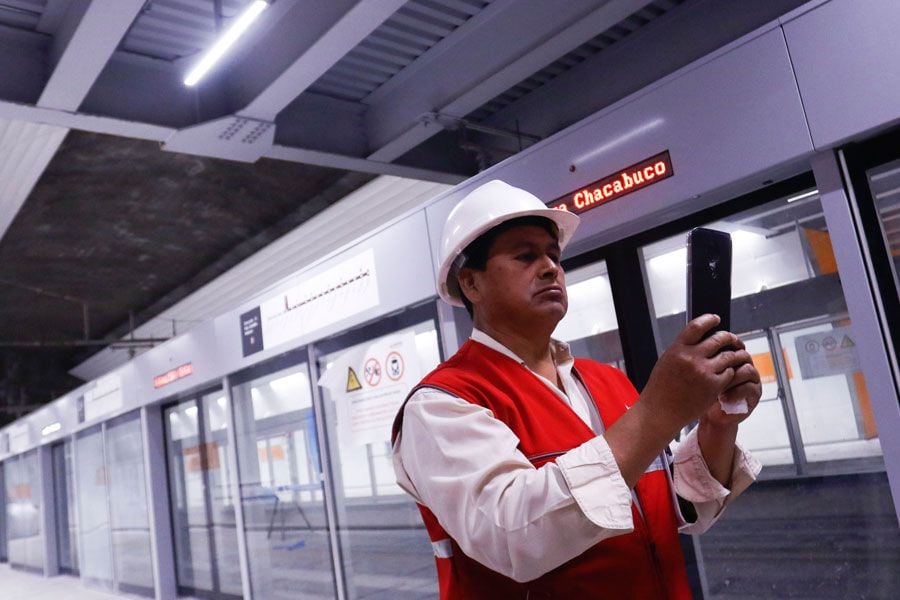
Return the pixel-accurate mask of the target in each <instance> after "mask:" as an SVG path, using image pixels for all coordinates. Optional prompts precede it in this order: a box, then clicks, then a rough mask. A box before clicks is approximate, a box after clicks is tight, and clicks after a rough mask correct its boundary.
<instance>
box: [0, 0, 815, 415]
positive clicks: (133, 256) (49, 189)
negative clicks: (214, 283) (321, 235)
mask: <svg viewBox="0 0 900 600" xmlns="http://www.w3.org/2000/svg"><path fill="white" fill-rule="evenodd" d="M248 3H249V0H0V73H3V77H0V235H2V238H0V279H2V280H3V281H4V282H5V283H0V299H2V300H3V302H0V312H2V315H0V316H2V317H4V318H3V319H2V323H0V341H5V342H28V341H30V342H36V343H37V342H48V341H54V342H67V341H69V342H73V343H74V341H75V340H78V339H82V338H84V333H85V331H84V321H85V319H84V314H83V312H84V310H83V306H84V305H87V307H88V310H87V313H88V322H89V328H88V335H89V337H90V338H92V339H99V338H107V337H109V338H112V337H114V336H117V335H121V334H123V333H125V332H126V331H127V329H128V326H129V323H130V320H129V314H133V315H135V322H136V324H137V325H139V324H140V323H141V322H144V321H146V320H147V319H150V318H152V317H153V316H154V314H156V313H158V312H160V311H162V310H165V309H166V308H167V307H169V306H171V305H172V304H173V303H175V302H177V301H178V300H179V299H180V298H182V297H184V296H185V295H187V294H189V293H190V292H191V291H192V290H194V289H196V288H197V286H200V285H203V284H204V283H206V282H208V281H209V280H211V279H212V278H214V277H216V276H217V275H219V274H221V273H223V272H224V271H226V270H227V269H228V268H229V267H230V266H231V265H233V264H235V263H236V262H237V261H239V260H240V258H242V257H245V256H246V255H247V253H248V252H252V251H253V249H255V248H259V247H262V246H264V245H265V244H266V243H268V242H270V241H272V240H273V239H275V238H276V237H278V235H279V234H280V233H284V232H285V231H286V230H287V228H288V226H291V227H296V226H298V225H300V224H301V223H302V222H303V221H304V220H305V219H306V218H308V217H309V216H311V215H314V214H316V212H317V211H320V210H321V209H322V208H323V207H324V206H327V205H328V204H329V203H331V202H333V201H334V200H336V199H337V198H339V197H341V194H344V195H346V194H347V193H350V192H351V191H352V190H354V189H356V188H357V187H359V186H360V185H362V184H363V183H365V182H366V181H368V180H369V179H370V178H371V177H372V176H374V175H379V174H381V175H394V176H399V177H406V178H413V179H421V180H425V181H431V182H437V183H445V184H446V183H450V184H452V183H456V182H458V181H461V180H462V179H464V178H466V177H468V176H470V175H472V174H474V173H476V172H477V171H479V170H481V169H484V168H486V167H488V166H490V165H492V164H494V163H496V162H499V161H500V160H503V159H505V158H507V157H509V156H511V155H513V154H515V153H516V152H517V151H519V150H520V149H522V148H524V147H527V146H529V145H531V144H533V143H535V141H537V140H540V139H543V138H546V137H548V136H550V135H553V134H554V133H556V132H558V131H560V130H561V129H563V128H565V127H566V126H568V125H570V124H572V123H575V122H576V121H578V120H580V119H582V118H584V117H585V116H587V115H589V114H591V113H593V112H595V111H597V110H599V109H601V108H603V107H604V106H607V105H609V104H611V103H612V102H615V101H616V100H619V99H621V98H623V97H625V96H627V95H628V94H630V93H632V92H634V91H636V90H638V89H640V88H642V87H644V86H645V85H647V84H649V83H651V82H653V81H655V80H657V79H659V78H660V77H663V76H665V75H666V74H668V73H671V72H672V71H674V70H676V69H678V68H680V67H682V66H684V65H686V64H688V63H689V62H691V61H692V60H695V59H697V58H699V57H701V56H703V55H705V54H707V53H709V52H710V51H712V50H714V49H716V48H718V47H720V46H722V45H724V44H726V43H728V42H729V41H731V40H733V39H735V38H737V37H739V36H741V35H743V34H744V33H747V32H749V31H751V30H752V29H754V28H756V27H758V26H760V25H762V24H764V23H766V22H768V21H770V20H771V19H773V18H775V17H777V16H779V15H781V14H783V13H785V12H787V11H788V10H790V9H791V8H793V7H795V6H797V5H799V4H801V3H802V2H801V1H800V0H769V1H767V2H764V3H755V2H744V1H743V0H605V1H603V0H567V1H566V2H558V1H556V0H492V1H489V0H329V1H328V2H319V1H313V0H275V1H273V2H271V6H270V7H269V8H268V9H267V10H265V11H264V12H263V13H262V15H261V17H260V18H259V20H258V21H257V23H255V24H254V25H253V27H252V28H251V29H250V30H249V32H248V34H247V35H246V36H245V37H243V38H242V39H241V40H240V41H239V42H238V43H237V44H236V46H235V47H234V48H233V51H232V52H231V53H230V54H229V55H228V56H227V58H226V59H225V60H224V61H223V62H222V63H221V64H220V65H218V66H217V67H216V68H215V69H214V70H213V71H212V72H211V73H210V74H209V76H208V77H207V78H206V79H204V80H203V81H201V82H200V84H198V85H197V86H195V87H193V88H188V87H185V86H184V85H183V83H182V81H183V78H184V76H185V75H186V72H187V71H188V70H189V69H190V68H191V67H192V66H193V65H194V64H195V63H196V61H197V60H198V59H199V57H200V56H201V55H202V53H203V51H204V50H206V49H207V48H209V47H210V45H211V44H212V43H213V41H214V40H215V39H216V37H217V35H218V34H219V33H220V32H221V31H222V30H223V29H224V28H227V26H228V25H229V23H230V22H231V21H232V20H233V19H234V18H235V16H236V15H238V14H239V13H240V12H241V11H242V10H243V9H244V8H245V7H246V6H247V5H248ZM279 224H280V225H279ZM267 232H268V233H267ZM223 257H224V258H223ZM229 257H230V258H229ZM3 352H4V353H5V354H4V356H5V357H6V361H7V368H6V371H5V372H6V375H4V373H3V372H0V396H4V397H5V398H7V399H8V400H6V402H7V404H8V403H11V402H16V403H18V404H19V405H20V408H17V409H15V410H14V411H13V412H21V410H22V408H21V407H22V406H32V405H33V404H35V403H39V402H45V401H47V400H50V399H51V398H52V397H53V396H52V395H50V394H51V393H52V394H59V393H61V392H63V391H65V389H66V388H67V387H71V386H72V384H73V383H74V382H73V381H72V379H71V378H70V377H69V376H68V375H65V376H64V375H60V376H59V377H58V378H57V377H49V376H48V375H47V373H50V372H51V371H54V372H56V371H58V372H59V373H61V374H64V373H65V372H66V370H67V369H69V368H71V366H72V364H73V362H77V361H79V360H81V359H83V358H84V357H85V349H84V348H75V349H72V348H63V349H62V350H60V349H59V348H56V349H55V350H52V351H51V350H50V349H49V348H44V349H31V350H28V351H27V352H26V351H25V350H23V347H22V346H21V345H17V346H9V345H8V346H7V347H6V349H5V350H3ZM51 363H52V364H54V365H58V367H53V368H51V367H50V366H49V365H50V364H51ZM10 365H11V366H10ZM42 365H43V366H44V367H46V368H42ZM42 369H43V370H42ZM13 372H15V373H16V374H11V373H13ZM30 372H33V373H38V374H39V373H44V375H40V376H38V375H35V376H34V377H31V378H29V377H25V376H24V375H23V373H30ZM38 382H39V383H38ZM3 402H4V400H3V398H0V404H2V403H3ZM0 419H2V417H0Z"/></svg>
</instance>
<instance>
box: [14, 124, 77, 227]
mask: <svg viewBox="0 0 900 600" xmlns="http://www.w3.org/2000/svg"><path fill="white" fill-rule="evenodd" d="M68 131H69V130H68V129H65V128H64V127H53V126H51V125H41V124H37V123H26V122H24V121H7V120H5V119H0V238H2V237H3V234H4V233H6V229H7V228H8V227H9V225H10V223H12V221H13V219H14V218H15V216H16V214H18V212H19V209H20V208H21V207H22V204H24V203H25V200H26V199H27V198H28V195H29V194H30V193H31V190H32V188H34V185H35V184H36V183H37V180H38V179H39V178H40V176H41V175H42V174H43V172H44V169H46V168H47V164H48V163H49V162H50V159H51V158H53V155H54V154H56V151H57V150H58V149H59V145H60V144H61V143H62V141H63V139H65V137H66V133H68Z"/></svg>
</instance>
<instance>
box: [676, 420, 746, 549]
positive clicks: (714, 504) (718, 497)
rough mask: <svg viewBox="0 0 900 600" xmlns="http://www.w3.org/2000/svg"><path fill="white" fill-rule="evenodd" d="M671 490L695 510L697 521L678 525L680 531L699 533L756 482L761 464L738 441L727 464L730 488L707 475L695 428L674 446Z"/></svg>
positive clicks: (708, 526) (707, 471) (707, 470)
mask: <svg viewBox="0 0 900 600" xmlns="http://www.w3.org/2000/svg"><path fill="white" fill-rule="evenodd" d="M674 459H675V493H677V494H678V495H679V496H680V497H682V498H684V499H685V500H688V501H689V502H691V503H692V504H693V505H694V508H695V509H696V511H697V520H696V521H695V522H693V523H688V524H687V525H684V526H682V527H680V528H679V530H680V531H681V532H682V533H703V532H705V531H706V530H708V529H709V528H710V527H711V526H712V525H713V524H714V523H715V522H716V521H717V520H718V519H719V517H720V516H721V515H722V512H723V511H724V510H725V508H726V507H727V506H728V505H729V504H731V502H733V501H734V499H735V498H737V497H738V496H740V495H741V493H742V492H743V491H744V490H746V489H747V488H748V487H749V486H750V484H751V483H753V482H754V481H756V477H757V475H759V472H760V470H761V469H762V465H761V464H760V462H759V461H758V460H756V458H754V457H753V455H752V454H750V453H749V452H748V451H747V450H745V449H744V448H743V447H742V446H741V445H740V444H737V445H736V446H735V450H734V460H733V462H732V464H731V478H730V481H731V489H728V488H726V487H725V486H723V485H722V484H721V483H719V482H718V481H716V479H715V478H714V477H713V476H712V474H710V472H709V468H708V467H707V466H706V461H705V460H703V454H701V452H700V444H699V443H698V441H697V428H696V427H695V428H694V429H692V430H691V432H690V433H688V435H687V436H686V437H685V438H684V439H683V440H682V441H681V443H680V444H678V446H677V447H676V448H675V457H674Z"/></svg>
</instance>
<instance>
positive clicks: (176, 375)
mask: <svg viewBox="0 0 900 600" xmlns="http://www.w3.org/2000/svg"><path fill="white" fill-rule="evenodd" d="M193 374H194V365H193V364H192V363H186V364H183V365H181V366H180V367H178V368H176V369H172V370H171V371H168V372H166V373H163V374H162V375H157V376H156V377H154V378H153V387H154V388H161V387H162V386H164V385H169V384H170V383H173V382H175V381H178V380H179V379H182V378H184V377H187V376H188V375H193Z"/></svg>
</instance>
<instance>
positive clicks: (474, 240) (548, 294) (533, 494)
mask: <svg viewBox="0 0 900 600" xmlns="http://www.w3.org/2000/svg"><path fill="white" fill-rule="evenodd" d="M578 221H579V219H578V217H577V216H575V215H573V214H570V213H567V212H564V211H557V210H553V209H548V208H546V207H545V206H544V204H543V203H542V202H541V201H540V200H539V199H538V198H536V197H535V196H533V195H531V194H529V193H528V192H526V191H524V190H520V189H517V188H514V187H512V186H509V185H507V184H505V183H503V182H501V181H491V182H488V183H486V184H484V185H482V186H480V187H479V188H477V189H476V190H474V191H473V192H471V193H470V194H469V195H468V196H466V197H465V198H464V199H463V200H462V201H461V202H460V203H459V204H458V205H457V206H456V208H455V209H454V210H453V212H451V214H450V216H449V217H448V221H447V224H446V226H445V229H444V238H443V240H442V248H441V269H440V272H439V275H438V287H439V293H440V295H441V297H442V298H443V299H444V300H446V301H448V302H450V303H451V304H454V305H465V306H466V308H467V309H468V310H469V311H470V313H471V315H472V317H473V322H474V331H473V333H472V338H471V339H470V340H469V341H468V342H467V343H466V344H464V345H463V346H462V348H460V350H459V351H458V352H457V353H456V354H455V355H454V356H453V357H451V358H450V359H449V360H447V361H446V362H444V363H443V364H442V365H440V366H439V367H438V368H437V369H435V371H433V372H432V373H431V374H429V375H428V376H426V377H425V378H424V379H423V381H422V382H421V383H420V385H419V386H418V387H417V388H416V389H415V390H414V391H413V393H412V394H411V395H410V397H409V398H408V400H407V402H406V403H405V405H404V407H403V408H402V409H401V411H400V413H399V414H398V417H397V421H396V422H395V426H394V468H395V471H396V474H397V480H398V483H399V484H400V485H401V487H403V489H404V490H406V491H407V492H408V493H409V494H410V495H411V496H412V497H413V498H414V499H415V500H416V502H417V503H418V504H419V507H420V509H421V512H422V515H423V519H424V521H425V524H426V528H427V529H428V533H429V537H430V538H431V540H432V544H433V546H434V551H435V557H436V561H437V566H438V579H439V585H440V590H441V598H445V599H446V598H453V599H456V598H503V599H507V598H529V599H537V598H641V599H643V598H689V597H690V588H689V586H688V582H687V576H686V572H685V567H684V559H683V557H682V554H681V549H680V545H679V543H678V536H677V532H678V531H679V530H681V531H683V532H699V531H702V530H705V529H706V528H708V527H709V526H710V525H711V524H712V523H713V522H714V521H715V519H716V518H717V517H718V516H719V514H720V513H721V511H722V509H723V508H724V506H725V505H726V504H728V503H729V502H730V501H731V500H732V499H733V498H734V497H735V496H737V495H738V494H740V492H741V491H743V490H744V489H745V488H746V487H747V486H748V485H749V484H750V483H751V482H752V481H753V480H754V479H755V477H756V475H757V473H758V472H759V468H760V467H759V464H758V463H757V462H756V461H755V460H753V459H752V458H751V457H750V456H749V455H748V454H746V453H745V452H743V451H742V450H741V449H740V448H739V447H737V446H736V444H735V438H736V435H737V427H738V423H739V422H741V421H742V420H743V419H745V418H746V417H747V416H748V415H749V413H750V412H752V410H753V408H755V406H756V404H757V403H758V401H759V397H760V394H761V386H760V382H759V374H758V373H757V371H756V369H754V367H753V363H752V362H751V360H750V356H749V354H748V353H747V351H746V350H745V348H744V345H743V343H742V342H741V341H740V339H738V338H737V336H735V335H733V334H731V333H728V332H718V333H715V334H713V335H712V336H710V337H708V338H706V339H704V334H706V333H707V332H708V331H709V330H710V329H712V328H713V327H714V326H715V325H716V324H717V323H718V322H719V319H718V317H716V316H714V315H705V316H703V317H700V318H698V319H695V320H694V321H692V322H691V323H689V324H688V325H687V327H685V329H684V330H683V331H682V332H681V334H680V335H679V336H678V339H677V340H676V341H675V343H674V344H673V345H672V346H671V347H670V348H669V349H668V350H666V352H664V353H663V355H662V356H661V357H660V358H659V361H658V362H657V365H656V366H655V368H654V370H653V372H652V374H651V376H650V379H649V381H648V383H647V385H646V387H645V389H644V390H643V392H642V393H641V394H640V395H638V393H637V391H635V390H634V388H633V387H632V385H631V384H630V383H629V382H628V380H627V379H626V377H625V376H624V375H623V374H622V373H621V372H619V371H617V370H616V369H613V368H611V367H609V366H607V365H602V364H599V363H596V362H593V361H590V360H583V359H573V358H572V356H571V354H569V349H568V346H567V345H566V344H564V343H562V342H559V341H556V340H553V339H551V334H552V332H553V330H554V329H555V328H556V325H557V323H559V321H560V320H561V319H562V318H563V316H564V315H565V314H566V310H567V307H568V301H567V296H566V288H565V277H564V274H563V270H562V268H561V267H560V253H561V251H562V249H563V248H564V247H565V245H566V244H567V243H568V241H569V240H570V239H571V237H572V234H573V233H574V231H575V228H576V227H577V225H578ZM647 343H653V342H652V340H647ZM728 346H730V347H731V348H733V350H732V349H726V347H728ZM717 400H718V401H717ZM735 405H744V406H745V407H744V408H743V411H741V410H740V409H738V410H729V413H730V414H729V413H726V412H723V410H722V407H723V406H725V407H734V406H735ZM696 420H699V426H698V427H697V428H695V429H694V430H693V431H692V432H691V434H689V435H688V436H687V438H686V439H685V440H684V441H683V442H682V443H681V444H680V445H679V447H678V449H677V450H676V453H675V457H674V469H673V470H674V480H673V475H672V473H671V471H670V469H669V458H668V453H667V448H668V444H669V443H670V441H671V440H673V439H674V437H675V436H676V435H677V434H678V432H679V431H680V430H681V429H682V428H683V427H684V426H686V425H688V424H689V423H692V422H694V421H696ZM674 492H677V494H678V496H680V497H681V498H683V499H684V500H687V501H689V503H688V504H686V506H691V507H692V508H693V511H688V512H696V514H695V515H692V519H691V520H692V522H691V523H689V522H687V520H686V519H685V518H684V517H683V516H682V514H681V511H680V510H679V508H678V502H677V501H676V497H675V493H674Z"/></svg>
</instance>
